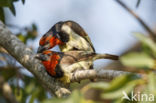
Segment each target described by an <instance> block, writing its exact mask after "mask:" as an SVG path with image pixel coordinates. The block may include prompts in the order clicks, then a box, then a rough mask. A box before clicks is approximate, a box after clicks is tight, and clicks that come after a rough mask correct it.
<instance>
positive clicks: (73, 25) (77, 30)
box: [64, 21, 95, 52]
mask: <svg viewBox="0 0 156 103" xmlns="http://www.w3.org/2000/svg"><path fill="white" fill-rule="evenodd" d="M64 23H65V24H68V25H69V26H70V27H71V28H72V29H73V30H74V31H75V33H77V34H78V35H80V36H82V37H83V38H84V39H85V40H86V41H87V42H88V43H89V44H90V46H91V47H92V48H93V51H94V52H95V49H94V47H93V44H92V42H91V40H90V38H89V36H88V34H87V33H86V32H85V31H84V29H83V28H82V27H81V26H80V25H79V24H78V23H76V22H74V21H65V22H64Z"/></svg>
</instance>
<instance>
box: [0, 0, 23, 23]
mask: <svg viewBox="0 0 156 103" xmlns="http://www.w3.org/2000/svg"><path fill="white" fill-rule="evenodd" d="M17 1H19V0H0V20H2V21H3V22H5V16H4V9H3V8H4V7H8V8H9V9H10V11H11V12H12V14H13V15H16V10H15V6H14V2H17ZM22 3H23V4H24V3H25V0H22Z"/></svg>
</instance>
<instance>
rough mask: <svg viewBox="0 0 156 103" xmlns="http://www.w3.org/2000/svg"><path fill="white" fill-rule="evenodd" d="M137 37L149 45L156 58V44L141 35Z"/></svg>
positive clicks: (137, 34)
mask: <svg viewBox="0 0 156 103" xmlns="http://www.w3.org/2000/svg"><path fill="white" fill-rule="evenodd" d="M135 36H136V37H137V38H138V39H139V40H140V41H141V42H142V43H143V44H145V45H147V46H148V47H149V48H150V49H151V50H152V52H153V55H154V56H155V57H156V44H155V43H154V41H152V39H150V38H149V37H147V36H145V35H143V34H141V33H135Z"/></svg>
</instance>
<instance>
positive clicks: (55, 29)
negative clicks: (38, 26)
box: [37, 20, 95, 53]
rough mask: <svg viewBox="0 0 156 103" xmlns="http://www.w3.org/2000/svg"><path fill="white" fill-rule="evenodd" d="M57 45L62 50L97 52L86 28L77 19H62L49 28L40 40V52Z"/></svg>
mask: <svg viewBox="0 0 156 103" xmlns="http://www.w3.org/2000/svg"><path fill="white" fill-rule="evenodd" d="M56 45H58V46H59V48H60V50H61V52H66V51H71V50H81V51H90V52H95V49H94V47H93V44H92V42H91V40H90V38H89V36H88V34H87V33H86V32H85V31H84V29H83V28H82V27H81V26H80V25H79V24H78V23H76V22H75V21H72V20H68V21H60V22H57V23H56V24H55V25H54V26H52V27H51V28H50V30H48V32H46V33H45V34H44V35H43V36H42V37H41V39H40V41H39V48H38V50H37V52H38V53H41V52H42V51H44V50H48V49H51V48H53V47H55V46H56Z"/></svg>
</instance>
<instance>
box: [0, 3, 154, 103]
mask: <svg viewBox="0 0 156 103" xmlns="http://www.w3.org/2000/svg"><path fill="white" fill-rule="evenodd" d="M16 1H20V0H0V20H2V21H5V18H4V17H5V13H4V9H3V8H4V7H8V8H9V9H10V10H11V12H12V13H13V14H14V15H15V14H16V12H15V7H14V2H16ZM21 1H22V3H23V4H24V3H25V0H21ZM139 3H140V0H138V3H137V4H139ZM14 27H16V26H14ZM19 30H21V28H19ZM23 30H24V32H23ZM37 30H38V29H37V26H36V25H35V24H32V25H31V26H30V27H25V28H22V31H19V33H17V34H16V35H17V37H18V38H19V39H20V40H21V41H22V42H24V43H25V44H27V43H28V41H29V40H32V42H33V41H34V40H35V39H36V37H37ZM135 36H136V37H137V38H138V40H139V41H140V42H141V44H142V50H141V51H140V52H130V53H127V54H125V55H123V56H121V57H120V61H121V63H122V64H123V65H124V66H125V67H126V68H135V72H137V73H138V72H139V73H140V71H141V73H140V76H139V77H138V76H136V75H135V74H127V75H121V76H119V77H116V78H115V79H113V80H112V81H110V82H106V81H102V82H97V83H90V84H88V85H86V82H85V83H83V86H82V84H81V86H82V89H80V90H79V89H76V90H73V92H72V94H71V95H70V96H69V97H67V98H54V97H53V98H51V97H50V96H49V95H48V92H47V91H46V90H45V89H44V88H42V84H39V83H38V81H37V80H36V79H35V78H34V77H33V76H31V75H28V74H27V73H25V69H24V68H23V67H22V66H21V65H19V64H18V63H17V62H16V60H15V59H13V58H12V57H11V56H10V55H9V54H8V53H7V51H5V50H3V48H0V77H3V78H4V80H5V82H8V83H9V85H10V87H11V88H12V91H13V94H14V95H15V98H16V100H17V101H18V102H20V103H25V102H26V101H27V102H29V103H34V102H35V101H36V102H41V103H103V102H106V103H131V102H132V97H133V96H132V93H134V94H138V96H136V98H137V100H134V101H133V102H134V103H143V102H144V103H146V102H147V101H146V98H145V99H144V100H143V101H141V99H140V97H139V95H141V94H147V95H149V94H152V95H154V97H156V86H155V85H156V75H155V73H154V72H153V71H154V70H155V69H156V43H155V42H154V41H152V39H151V38H149V37H148V36H145V35H143V34H141V33H135ZM76 85H77V84H76ZM74 86H75V84H74ZM0 87H1V86H0ZM75 87H78V86H75ZM91 90H95V91H96V92H97V93H98V95H99V97H98V100H97V99H96V100H94V99H92V98H90V99H88V98H86V94H87V95H89V94H90V92H89V91H91ZM0 92H1V90H0ZM94 93H95V92H94ZM94 93H93V95H94V96H96V94H94ZM125 94H126V95H127V97H128V99H125V98H123V96H125ZM49 98H50V99H49ZM139 99H140V101H139ZM155 99H156V98H154V100H155ZM0 102H2V103H6V102H7V100H6V98H4V96H3V94H2V93H0ZM153 103H154V101H153Z"/></svg>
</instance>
